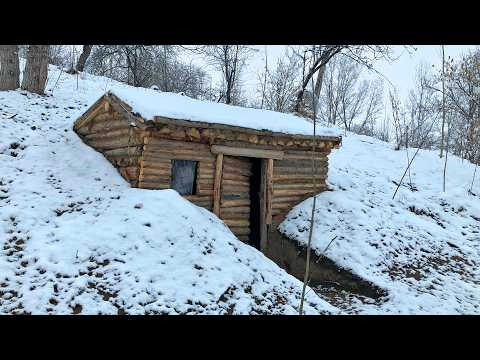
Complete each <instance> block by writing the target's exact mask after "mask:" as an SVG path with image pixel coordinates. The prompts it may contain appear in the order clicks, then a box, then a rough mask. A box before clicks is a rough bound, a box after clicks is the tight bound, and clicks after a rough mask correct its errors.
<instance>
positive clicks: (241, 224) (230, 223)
mask: <svg viewBox="0 0 480 360" xmlns="http://www.w3.org/2000/svg"><path fill="white" fill-rule="evenodd" d="M223 222H224V223H225V224H226V225H227V226H228V227H230V226H232V227H248V226H250V221H249V220H228V219H227V220H223Z"/></svg>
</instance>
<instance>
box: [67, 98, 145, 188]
mask: <svg viewBox="0 0 480 360" xmlns="http://www.w3.org/2000/svg"><path fill="white" fill-rule="evenodd" d="M75 131H76V132H77V134H78V135H79V136H80V137H81V138H82V140H83V141H84V142H85V143H86V144H87V145H89V146H91V147H93V148H94V149H96V150H97V151H99V152H101V153H102V154H103V155H104V156H105V157H106V158H107V159H108V160H109V161H110V162H111V163H112V164H113V165H114V166H115V167H116V168H117V169H118V171H119V172H120V174H121V175H122V177H123V178H124V179H125V180H126V181H128V182H129V183H130V185H131V186H132V187H137V186H138V175H139V158H140V156H141V153H142V149H143V130H142V129H139V128H136V127H131V126H130V125H129V122H128V121H127V120H126V119H125V117H124V116H123V115H122V114H120V113H118V112H116V111H114V110H113V109H112V108H111V107H108V106H106V105H105V104H100V105H99V106H98V107H97V108H96V109H95V110H93V112H92V114H91V115H90V118H89V120H88V122H85V123H83V124H81V125H80V126H78V127H76V128H75Z"/></svg>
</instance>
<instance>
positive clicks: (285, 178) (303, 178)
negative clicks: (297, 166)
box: [273, 172, 326, 182]
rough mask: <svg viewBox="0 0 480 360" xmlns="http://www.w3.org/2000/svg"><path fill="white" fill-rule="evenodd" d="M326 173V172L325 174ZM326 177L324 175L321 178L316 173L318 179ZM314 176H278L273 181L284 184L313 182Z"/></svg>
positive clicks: (274, 176)
mask: <svg viewBox="0 0 480 360" xmlns="http://www.w3.org/2000/svg"><path fill="white" fill-rule="evenodd" d="M325 173H326V172H325ZM322 176H324V174H322V175H321V176H319V173H318V172H317V173H316V178H317V179H318V178H319V177H322ZM312 178H313V175H312V174H276V175H273V181H277V182H282V181H292V182H293V181H305V182H312Z"/></svg>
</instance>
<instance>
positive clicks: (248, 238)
mask: <svg viewBox="0 0 480 360" xmlns="http://www.w3.org/2000/svg"><path fill="white" fill-rule="evenodd" d="M232 232H233V231H232ZM234 234H235V233H234ZM235 236H236V237H237V238H238V240H240V241H243V242H244V243H248V242H249V241H250V237H249V236H248V235H239V234H235Z"/></svg>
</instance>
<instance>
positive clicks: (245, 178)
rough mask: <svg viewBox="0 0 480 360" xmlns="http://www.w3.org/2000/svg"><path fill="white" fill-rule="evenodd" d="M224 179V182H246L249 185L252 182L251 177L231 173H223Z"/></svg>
mask: <svg viewBox="0 0 480 360" xmlns="http://www.w3.org/2000/svg"><path fill="white" fill-rule="evenodd" d="M222 179H223V180H224V181H225V180H229V181H240V182H242V183H245V182H246V183H249V182H250V178H249V176H245V175H241V174H235V173H231V172H228V173H223V176H222Z"/></svg>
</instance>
